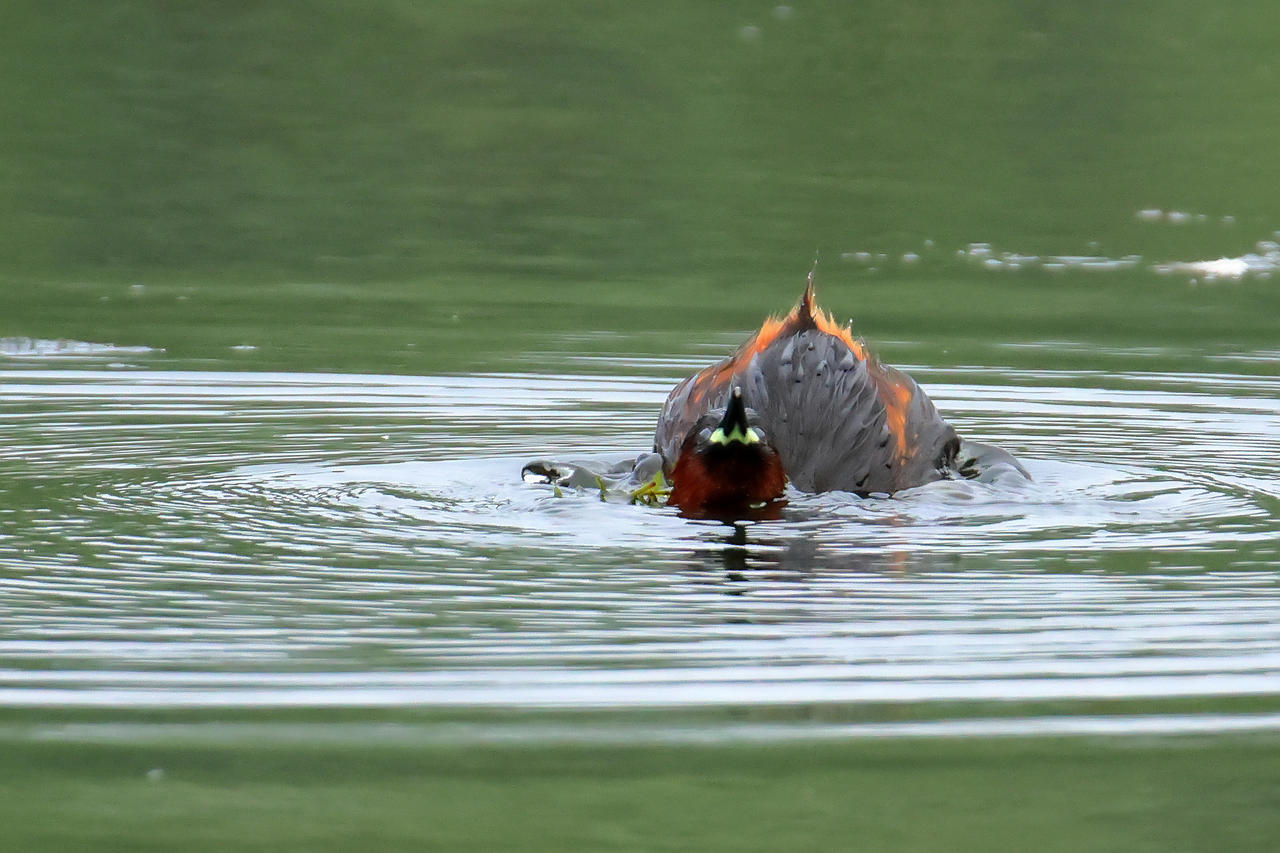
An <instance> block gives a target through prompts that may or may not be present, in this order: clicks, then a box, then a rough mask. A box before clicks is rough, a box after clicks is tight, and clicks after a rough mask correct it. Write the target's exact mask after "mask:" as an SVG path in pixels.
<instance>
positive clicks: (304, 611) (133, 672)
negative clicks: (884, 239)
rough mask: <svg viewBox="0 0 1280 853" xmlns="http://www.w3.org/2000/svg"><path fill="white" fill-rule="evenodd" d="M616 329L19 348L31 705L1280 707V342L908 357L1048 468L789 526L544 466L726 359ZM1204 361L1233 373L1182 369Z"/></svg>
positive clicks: (650, 416) (791, 508) (2, 649)
mask: <svg viewBox="0 0 1280 853" xmlns="http://www.w3.org/2000/svg"><path fill="white" fill-rule="evenodd" d="M606 337H607V338H608V341H607V347H603V346H601V345H600V344H599V343H598V342H597V343H595V344H593V343H592V342H591V341H590V340H582V341H579V342H577V343H576V344H575V346H576V347H578V348H577V349H576V350H574V351H566V350H564V349H544V350H541V351H533V352H523V353H519V354H518V359H517V360H518V361H519V362H520V364H521V365H522V366H523V367H524V370H522V371H520V372H513V371H492V372H481V373H468V374H456V375H441V376H405V375H370V374H359V373H348V374H338V373H306V372H289V371H277V372H263V371H254V370H228V369H225V368H224V369H217V366H216V365H213V366H212V368H211V369H203V370H190V369H171V368H170V366H169V364H168V362H170V361H172V360H173V359H172V358H170V357H169V356H167V355H166V354H165V353H163V352H160V351H156V350H148V349H147V348H145V347H133V348H119V347H112V346H105V345H104V346H98V347H93V346H89V345H87V344H84V343H81V344H75V343H70V342H65V341H63V342H60V343H55V342H45V343H41V342H38V341H18V340H12V339H10V340H8V341H6V342H5V345H6V347H7V351H6V356H7V357H6V358H5V362H4V366H3V371H2V372H0V424H3V426H2V427H0V428H2V429H3V445H2V446H3V449H2V450H0V466H2V467H3V476H4V479H5V482H6V483H8V484H9V488H8V489H7V503H8V506H7V507H5V509H4V510H3V513H4V516H5V528H4V529H5V534H4V537H3V539H2V540H0V571H2V575H3V580H2V581H0V591H2V596H0V607H2V608H3V613H2V614H0V617H2V618H0V622H2V623H3V624H4V626H5V630H4V636H3V639H0V656H3V658H4V660H5V661H6V662H7V669H6V670H4V672H3V676H2V682H0V702H3V703H4V704H6V705H10V706H18V707H57V708H68V707H80V706H89V707H96V708H104V709H112V708H114V709H130V708H169V709H177V708H187V709H190V708H196V709H199V708H217V707H241V708H258V707H277V708H290V709H315V708H327V707H356V708H361V707H364V708H371V707H383V706H413V707H419V708H440V709H445V710H453V711H458V712H460V713H463V712H465V709H467V708H472V709H475V708H491V709H492V708H499V709H506V710H513V709H515V710H518V709H554V710H561V711H563V710H574V709H577V710H583V709H615V710H620V711H635V710H638V709H647V708H662V709H671V708H692V709H707V708H713V709H714V708H726V707H739V708H741V707H746V708H751V707H769V706H784V707H791V708H804V709H807V710H806V711H805V713H806V714H812V713H813V709H814V708H815V707H822V706H830V707H833V708H837V709H841V712H842V713H855V714H856V715H858V716H860V717H863V718H869V719H870V721H871V722H872V723H874V721H875V720H876V718H877V715H881V716H883V715H884V714H885V713H886V711H885V710H884V709H885V708H886V707H891V706H893V705H895V704H903V703H914V704H913V705H912V708H913V713H914V714H917V715H923V716H927V717H934V716H936V717H939V718H941V719H939V720H937V721H935V723H936V724H939V725H943V726H944V728H945V725H946V724H947V723H948V721H950V724H959V722H960V721H962V720H963V719H964V718H966V717H971V716H973V714H974V713H976V712H975V711H973V710H964V708H971V709H972V708H977V709H980V710H981V712H982V713H990V711H991V706H990V704H989V703H991V702H999V703H1005V705H1004V707H1003V708H1002V710H1001V711H1000V718H1001V720H1002V721H1003V722H999V724H996V723H992V725H995V729H994V730H993V731H995V732H998V731H1000V730H1001V726H1003V727H1005V729H1006V730H1007V731H1009V732H1014V731H1024V730H1026V727H1027V726H1028V725H1031V726H1032V728H1033V729H1037V727H1038V729H1043V730H1045V731H1055V730H1057V729H1059V728H1061V727H1062V726H1063V725H1071V724H1070V723H1064V722H1063V721H1062V720H1061V719H1059V718H1058V717H1057V716H1055V717H1053V718H1043V717H1042V716H1041V712H1042V710H1043V704H1044V703H1046V702H1060V701H1063V700H1075V701H1077V704H1078V706H1079V707H1082V708H1084V707H1089V706H1088V705H1087V703H1088V702H1096V701H1104V700H1129V701H1132V702H1134V703H1136V704H1135V705H1134V707H1135V708H1137V709H1139V710H1140V711H1142V713H1132V711H1133V709H1132V708H1129V709H1126V710H1127V713H1126V714H1125V715H1124V716H1123V717H1117V718H1115V719H1114V720H1113V723H1112V725H1113V726H1114V727H1115V728H1117V729H1118V730H1132V731H1141V730H1158V729H1160V728H1161V727H1163V726H1167V725H1169V724H1170V723H1169V718H1168V717H1167V716H1166V715H1165V712H1166V711H1167V710H1168V709H1167V708H1166V707H1164V706H1163V705H1162V704H1161V702H1162V701H1163V700H1170V699H1189V698H1194V699H1197V700H1209V699H1215V698H1216V699H1218V700H1221V701H1220V702H1219V705H1218V707H1229V704H1230V702H1231V701H1233V700H1237V699H1240V698H1242V697H1253V696H1258V695H1268V694H1274V693H1275V692H1276V691H1277V689H1278V688H1280V651H1278V650H1280V574H1278V573H1277V569H1276V565H1277V562H1280V560H1278V556H1280V555H1278V553H1277V551H1278V549H1280V521H1278V520H1277V508H1278V507H1280V485H1278V481H1277V478H1276V468H1275V459H1276V458H1277V457H1278V456H1280V379H1278V378H1277V377H1276V376H1275V375H1274V372H1273V371H1272V370H1271V365H1273V364H1277V363H1280V358H1278V357H1277V356H1276V354H1275V353H1274V352H1267V351H1256V352H1239V353H1228V354H1226V355H1213V356H1208V355H1203V354H1198V353H1169V352H1168V351H1159V352H1157V353H1153V352H1151V351H1144V350H1141V349H1139V350H1136V351H1125V350H1115V351H1107V350H1106V348H1102V347H1094V348H1091V350H1092V352H1093V355H1094V357H1095V358H1097V359H1101V360H1102V361H1105V362H1108V363H1110V364H1111V366H1110V367H1107V368H1097V367H1095V368H1089V369H1083V368H1082V369H1056V368H1053V367H1049V366H1045V367H1038V368H1037V367H1027V366H1014V365H1013V364H1010V362H1020V363H1025V362H1026V361H1028V360H1030V361H1042V362H1045V363H1051V362H1052V361H1053V360H1054V359H1055V358H1056V357H1060V356H1061V354H1062V353H1063V352H1064V351H1069V350H1070V349H1071V346H1070V345H1069V344H1067V343H1064V342H1052V343H1045V344H1037V345H1032V344H1024V345H1019V346H1016V347H1010V346H1007V345H988V346H986V347H985V348H979V349H978V350H971V351H970V352H968V353H966V355H967V356H968V357H969V358H970V359H972V358H973V357H974V356H975V355H980V356H981V360H982V361H983V362H985V363H982V364H964V365H958V366H957V365H944V364H939V363H938V361H937V357H938V356H940V355H942V354H940V353H936V352H934V353H931V351H930V349H929V348H928V347H926V346H923V345H921V344H918V343H911V342H899V343H897V344H895V345H894V346H893V349H894V350H895V351H896V352H898V353H899V354H901V355H902V356H904V357H909V356H912V355H916V356H919V355H924V356H930V355H932V356H934V358H933V359H931V360H930V361H928V362H922V363H918V364H912V363H910V361H906V362H901V361H900V362H899V363H900V365H901V366H903V367H905V368H906V369H908V370H909V371H910V372H911V373H912V374H913V375H914V376H915V377H916V378H917V379H918V380H919V381H920V382H921V383H922V384H923V385H924V387H925V388H926V389H927V390H928V391H929V393H930V394H931V395H932V397H933V399H934V400H935V402H936V403H937V404H938V406H939V408H940V409H941V410H942V411H943V412H944V414H945V415H946V417H948V419H950V420H951V422H952V423H953V424H955V426H956V427H957V429H958V430H959V431H960V432H961V434H962V435H965V436H967V437H971V438H975V439H980V440H984V441H990V442H995V443H998V444H1000V445H1002V446H1004V447H1005V448H1007V449H1009V450H1011V451H1012V452H1014V453H1015V454H1016V455H1018V457H1019V458H1020V459H1021V460H1022V461H1023V462H1024V463H1025V465H1026V466H1027V468H1028V469H1029V470H1030V472H1031V473H1032V475H1033V478H1034V479H1033V481H1031V482H1029V483H1028V482H1024V481H1020V480H1013V481H1001V482H995V483H973V482H940V483H935V484H930V485H928V486H925V487H921V488H918V489H914V490H911V491H909V492H906V493H902V494H899V495H897V496H895V497H893V498H889V499H858V498H856V497H853V496H849V495H844V494H838V493H833V494H826V495H802V494H799V493H795V494H793V495H791V501H790V503H789V505H788V507H787V508H786V510H785V512H784V514H783V517H782V518H781V519H780V520H778V521H772V522H758V523H746V524H739V525H732V526H731V525H725V524H723V523H718V522H705V521H702V522H700V521H691V520H686V519H682V518H679V517H678V516H677V515H676V513H675V512H674V510H670V509H667V508H665V507H646V506H633V505H630V504H628V503H627V502H625V501H619V500H616V499H615V500H611V501H607V502H605V501H602V500H601V498H600V495H599V494H598V493H595V492H585V493H584V492H573V491H568V492H565V493H562V494H559V495H557V494H555V493H554V492H553V491H552V490H551V489H550V488H549V487H546V486H537V485H530V484H526V483H523V482H522V481H521V479H520V476H519V473H520V468H521V465H522V464H523V462H525V461H527V460H528V459H530V458H534V457H537V456H546V455H556V456H559V457H561V458H565V457H568V458H577V457H598V458H620V457H622V456H624V455H626V454H628V453H635V452H637V451H640V450H644V449H647V447H648V446H649V442H650V441H651V438H652V430H653V424H654V421H655V418H656V414H657V411H658V410H659V408H660V407H661V404H662V401H663V399H664V398H665V395H666V393H667V391H668V390H669V389H670V387H671V386H672V385H673V384H674V383H675V381H676V380H678V379H679V378H680V377H682V376H684V375H687V374H688V373H689V372H692V371H693V370H695V369H697V368H698V367H700V366H701V365H703V364H705V363H707V361H709V360H710V359H709V357H708V356H707V355H704V354H699V352H693V353H679V352H677V353H674V354H672V353H667V354H662V355H638V354H630V355H619V354H617V353H618V351H620V350H622V351H625V350H628V349H632V350H634V349H636V348H637V346H636V345H637V344H640V345H643V343H644V336H643V335H636V336H628V335H626V334H623V333H618V334H614V335H609V336H606ZM711 337H712V338H713V339H714V338H717V337H718V338H721V339H723V340H724V341H725V342H726V344H725V347H727V345H728V342H730V341H732V340H733V337H732V336H729V335H725V334H723V333H722V334H720V335H718V336H716V335H714V334H713V335H711ZM559 343H560V344H563V343H564V342H563V341H561V342H559ZM593 347H594V348H595V349H596V351H594V352H593V351H592V350H593ZM725 347H722V346H720V345H719V344H714V343H713V344H705V345H701V346H699V347H698V348H696V349H698V350H700V351H709V352H712V353H715V352H718V351H722V350H723V349H724V348H725ZM235 357H236V356H235V355H234V354H232V355H230V356H228V358H227V359H226V360H227V361H228V363H230V361H231V359H234V358H235ZM1171 358H1172V360H1175V361H1183V362H1185V361H1188V360H1191V361H1196V360H1198V361H1199V362H1200V363H1201V367H1202V369H1201V370H1199V371H1188V370H1182V371H1172V370H1164V369H1158V368H1157V369H1152V365H1151V364H1150V362H1152V361H1157V362H1160V361H1167V360H1170V359H1171ZM1259 365H1263V366H1264V371H1265V372H1263V373H1259V372H1257V368H1258V366H1259ZM1241 366H1243V367H1244V368H1245V369H1246V372H1235V371H1236V369H1238V368H1240V367H1241ZM929 703H934V704H936V705H937V706H938V707H937V709H935V710H933V711H930V710H929ZM957 703H961V704H959V705H958V704H957ZM1019 703H1022V704H1021V705H1019ZM1223 703H1225V704H1223ZM860 706H861V707H863V708H864V710H862V711H858V710H857V709H858V708H859V707H860ZM1019 707H1022V709H1023V710H1022V711H1019V710H1018V708H1019ZM957 708H960V709H961V710H957ZM850 709H852V711H851V710H850ZM888 713H890V714H893V713H897V712H888ZM1250 717H1251V715H1245V718H1244V720H1245V721H1247V719H1249V718H1250ZM1204 719H1209V718H1204ZM1212 719H1215V720H1217V721H1218V722H1217V725H1220V726H1222V727H1223V728H1224V729H1227V728H1231V727H1232V726H1238V725H1241V724H1242V719H1241V718H1238V717H1233V716H1232V715H1229V714H1225V715H1221V714H1220V715H1217V716H1215V717H1213V718H1212ZM1266 719H1267V720H1269V721H1270V722H1269V723H1268V725H1277V726H1280V719H1277V718H1274V717H1270V716H1268V717H1266ZM792 722H795V721H792ZM797 726H798V724H796V725H792V724H790V723H788V724H782V723H778V724H777V731H776V734H777V736H779V737H783V736H794V735H797V734H803V732H804V727H803V726H799V727H797ZM874 730H875V729H874V727H873V728H872V729H870V731H874ZM820 731H821V730H820V729H814V730H813V732H814V733H820ZM715 732H720V733H721V734H722V735H723V736H724V737H734V736H735V733H736V730H735V728H734V727H732V726H729V727H725V726H723V721H717V722H716V723H715V724H714V725H713V726H709V727H708V730H707V732H705V733H704V736H706V737H714V733H715ZM649 736H650V737H660V735H659V734H658V733H655V732H650V734H649Z"/></svg>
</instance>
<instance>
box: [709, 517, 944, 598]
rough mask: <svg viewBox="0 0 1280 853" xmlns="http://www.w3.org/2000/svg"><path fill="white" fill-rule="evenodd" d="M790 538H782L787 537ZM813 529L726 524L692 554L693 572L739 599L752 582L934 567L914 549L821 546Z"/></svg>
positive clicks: (894, 572)
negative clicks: (864, 548)
mask: <svg viewBox="0 0 1280 853" xmlns="http://www.w3.org/2000/svg"><path fill="white" fill-rule="evenodd" d="M784 532H785V533H789V534H791V535H781V534H783V533H784ZM812 532H813V531H809V530H797V529H794V528H780V527H778V526H776V525H771V524H757V523H750V522H743V521H732V522H725V523H724V527H722V528H718V529H717V532H716V533H715V535H714V537H712V536H711V535H708V536H707V541H706V544H705V545H703V546H702V547H699V548H697V549H695V550H694V551H693V552H692V554H691V557H692V559H691V561H690V565H689V568H690V570H692V571H694V572H697V573H698V574H699V575H700V576H701V578H702V580H703V581H704V582H708V583H721V582H723V583H725V584H726V586H725V589H724V592H725V594H727V595H741V594H744V593H745V592H747V591H748V589H749V586H748V584H752V583H759V582H762V581H764V582H783V583H803V582H804V581H806V580H808V579H810V578H813V577H814V576H816V575H818V574H819V573H821V574H822V575H823V576H824V577H830V576H833V575H839V574H877V575H907V574H912V573H915V572H920V571H925V570H928V569H929V568H932V563H933V560H932V559H931V558H930V555H929V554H927V553H920V552H916V551H912V550H911V549H910V548H907V547H905V545H904V547H901V548H892V547H890V548H885V547H880V548H877V549H876V550H874V551H870V550H861V549H852V548H848V547H846V546H841V545H834V544H833V545H823V544H821V543H820V542H819V540H818V539H817V537H815V536H813V535H811V534H812Z"/></svg>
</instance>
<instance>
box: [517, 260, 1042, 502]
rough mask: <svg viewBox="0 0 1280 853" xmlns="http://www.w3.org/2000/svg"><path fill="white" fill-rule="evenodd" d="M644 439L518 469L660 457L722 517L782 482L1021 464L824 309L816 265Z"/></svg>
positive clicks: (690, 383) (639, 465)
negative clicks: (635, 445)
mask: <svg viewBox="0 0 1280 853" xmlns="http://www.w3.org/2000/svg"><path fill="white" fill-rule="evenodd" d="M653 449H654V452H653V454H645V455H643V456H641V457H639V458H637V459H635V460H627V461H626V462H624V463H619V464H618V465H615V466H613V467H612V468H610V469H608V471H605V472H598V471H595V470H593V469H591V468H590V467H589V466H584V465H573V464H569V465H560V464H557V463H549V462H535V463H530V464H529V465H526V466H525V470H524V475H525V479H526V480H531V479H539V480H541V481H543V482H557V483H560V484H565V485H584V484H587V483H590V482H591V481H592V480H594V482H595V483H597V484H599V485H600V487H601V489H602V492H603V490H604V488H605V482H606V480H607V481H608V482H609V483H615V482H617V481H618V479H619V477H622V476H624V475H626V473H627V472H629V471H630V472H633V473H634V472H643V474H638V473H635V474H634V475H633V476H632V477H631V481H632V482H647V478H648V477H649V476H650V475H651V474H656V472H657V471H658V469H659V465H660V469H661V472H662V474H663V475H664V477H665V479H666V481H668V482H669V483H670V492H669V494H668V496H667V503H668V504H669V505H671V506H675V507H679V509H680V510H681V512H682V514H684V515H688V516H694V517H718V518H735V517H776V512H770V509H771V508H774V509H776V507H777V506H778V505H780V504H781V503H782V502H783V501H784V497H785V491H786V486H787V484H788V483H790V485H791V486H792V487H793V488H794V489H796V490H799V491H801V492H830V491H842V492H851V493H853V494H856V495H859V496H862V497H867V496H871V495H892V494H894V493H896V492H899V491H902V490H904V489H910V488H913V487H916V486H921V485H924V484H926V483H931V482H934V481H937V480H942V479H955V478H970V479H972V478H976V477H980V476H982V475H983V474H984V473H986V472H989V471H993V470H999V471H1004V470H1012V471H1015V472H1017V474H1019V475H1021V476H1022V477H1026V478H1029V476H1030V475H1028V474H1027V472H1026V469H1024V468H1023V467H1022V466H1021V465H1020V464H1019V463H1018V462H1017V460H1015V459H1014V458H1013V456H1011V455H1010V454H1008V453H1007V452H1005V451H1003V450H1000V449H999V448H996V447H991V446H989V445H984V444H979V443H977V442H963V441H962V440H961V439H960V437H959V436H958V435H957V433H956V430H955V428H954V427H952V426H951V424H949V423H947V422H946V421H945V420H944V419H943V418H942V416H941V415H940V414H939V413H938V410H937V408H936V407H935V406H934V404H933V402H932V401H931V400H930V399H929V396H928V395H927V394H926V393H925V392H924V390H923V389H922V388H921V387H920V386H919V385H917V384H916V382H915V380H914V379H912V378H911V377H910V376H908V375H907V374H906V373H904V372H902V371H900V370H897V369H895V368H893V367H891V366H889V365H886V364H883V363H882V362H881V361H880V360H879V359H878V358H877V357H876V356H875V355H874V353H872V352H871V351H870V349H869V348H868V347H867V345H866V342H865V341H863V340H862V339H861V338H855V337H854V336H853V333H852V331H851V330H850V328H849V327H848V326H841V325H839V324H838V323H836V322H835V320H833V319H832V317H831V315H830V314H828V313H827V312H826V311H825V310H823V309H822V308H820V307H819V306H818V304H817V302H816V299H815V296H814V274H813V272H810V273H809V277H808V280H807V281H806V283H805V288H804V292H803V293H802V294H801V296H800V300H799V301H798V302H797V303H796V305H795V307H794V308H792V309H791V311H790V313H788V314H787V315H786V316H785V317H771V318H769V319H767V320H766V321H765V322H764V324H763V325H762V326H761V327H760V329H759V330H758V331H757V332H755V334H753V335H752V336H751V337H750V338H748V339H747V340H746V341H745V342H744V343H743V344H742V345H741V346H739V347H738V349H737V350H736V351H735V352H733V353H732V354H731V355H729V356H728V357H726V358H724V359H723V360H721V361H719V362H716V363H715V364H711V365H709V366H707V367H705V368H703V369H702V370H699V371H698V372H697V373H695V374H693V375H692V376H689V377H687V378H685V379H684V380H682V381H681V382H680V383H679V384H677V385H676V386H675V388H673V389H672V390H671V393H670V394H669V395H668V396H667V400H666V402H665V404H664V405H663V407H662V413H661V415H659V418H658V425H657V429H656V431H655V434H654V442H653ZM531 475H532V476H531ZM602 477H603V479H602ZM640 491H641V492H643V493H644V494H645V495H646V496H652V489H649V490H647V491H646V490H644V489H642V490H640Z"/></svg>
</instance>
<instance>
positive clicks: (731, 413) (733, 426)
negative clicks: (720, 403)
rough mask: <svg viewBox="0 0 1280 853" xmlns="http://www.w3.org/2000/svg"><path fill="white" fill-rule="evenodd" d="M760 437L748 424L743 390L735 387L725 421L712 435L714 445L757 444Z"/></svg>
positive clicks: (725, 411) (727, 407) (725, 412)
mask: <svg viewBox="0 0 1280 853" xmlns="http://www.w3.org/2000/svg"><path fill="white" fill-rule="evenodd" d="M759 441H760V436H759V434H758V433H756V431H755V430H753V429H752V428H751V427H750V426H748V424H747V407H746V405H745V404H744V403H743V402H742V388H740V387H737V386H735V387H734V389H733V394H731V395H730V397H729V405H727V406H726V407H725V410H724V419H723V420H721V421H720V425H719V426H718V427H716V428H715V431H714V432H712V433H711V443H712V444H733V443H735V442H736V443H738V444H756V443H758V442H759Z"/></svg>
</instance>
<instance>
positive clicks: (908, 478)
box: [711, 329, 959, 494]
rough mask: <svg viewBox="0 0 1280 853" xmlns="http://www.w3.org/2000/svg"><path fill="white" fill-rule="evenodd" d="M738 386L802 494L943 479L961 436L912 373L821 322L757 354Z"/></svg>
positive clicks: (898, 486)
mask: <svg viewBox="0 0 1280 853" xmlns="http://www.w3.org/2000/svg"><path fill="white" fill-rule="evenodd" d="M731 384H738V385H741V386H742V389H743V397H744V399H745V401H746V403H747V405H748V406H750V407H751V408H753V409H755V410H756V412H757V413H758V414H759V416H760V422H761V424H762V426H763V427H764V429H765V430H766V431H767V433H768V438H769V440H770V441H771V442H772V443H773V445H774V447H776V448H777V449H778V452H779V454H781V456H782V460H783V465H784V467H785V468H786V471H787V476H788V477H789V478H790V479H791V482H792V484H793V485H795V487H796V488H798V489H801V490H802V491H807V492H823V491H831V490H840V491H848V492H857V493H860V494H868V493H871V492H887V493H892V492H896V491H898V490H899V489H905V488H910V487H911V486H918V485H920V484H922V483H927V482H931V481H933V480H937V479H940V478H941V477H942V476H943V475H944V471H945V470H946V468H947V466H948V465H949V464H950V463H951V461H952V459H953V458H954V455H955V452H956V448H957V446H958V443H959V442H958V439H957V438H956V433H955V430H954V429H952V427H951V425H950V424H948V423H947V422H946V421H944V420H943V419H942V418H941V416H939V415H938V412H937V409H935V408H934V406H933V403H932V402H931V401H930V400H929V398H928V396H927V395H926V394H925V393H924V391H922V390H921V389H920V386H918V385H917V384H916V383H915V381H914V380H912V379H911V377H909V376H907V375H906V374H905V373H901V372H899V371H897V370H894V369H893V368H891V367H886V366H884V365H881V364H880V363H879V362H878V361H876V360H875V359H874V358H866V359H863V358H859V357H858V355H857V354H856V353H855V352H854V351H853V350H851V349H850V348H849V346H848V344H846V343H845V342H844V341H842V340H840V339H839V338H837V337H835V336H833V335H829V334H827V333H825V332H822V331H820V330H818V329H809V330H806V331H803V332H800V333H799V334H796V335H793V336H790V337H788V338H786V339H782V340H779V341H777V342H775V343H774V344H773V345H771V346H769V347H767V348H766V349H765V350H763V351H762V352H759V353H757V354H755V355H754V356H753V357H752V358H751V360H750V361H749V362H748V364H747V365H746V367H745V368H744V369H742V370H740V371H739V372H738V374H737V375H736V376H735V377H734V378H733V379H732V380H731V382H730V383H726V390H725V391H724V392H722V393H721V394H718V395H715V396H716V399H715V400H713V401H711V402H713V403H714V404H716V405H722V404H723V403H724V399H723V398H724V396H725V395H726V394H727V387H728V385H731Z"/></svg>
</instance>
